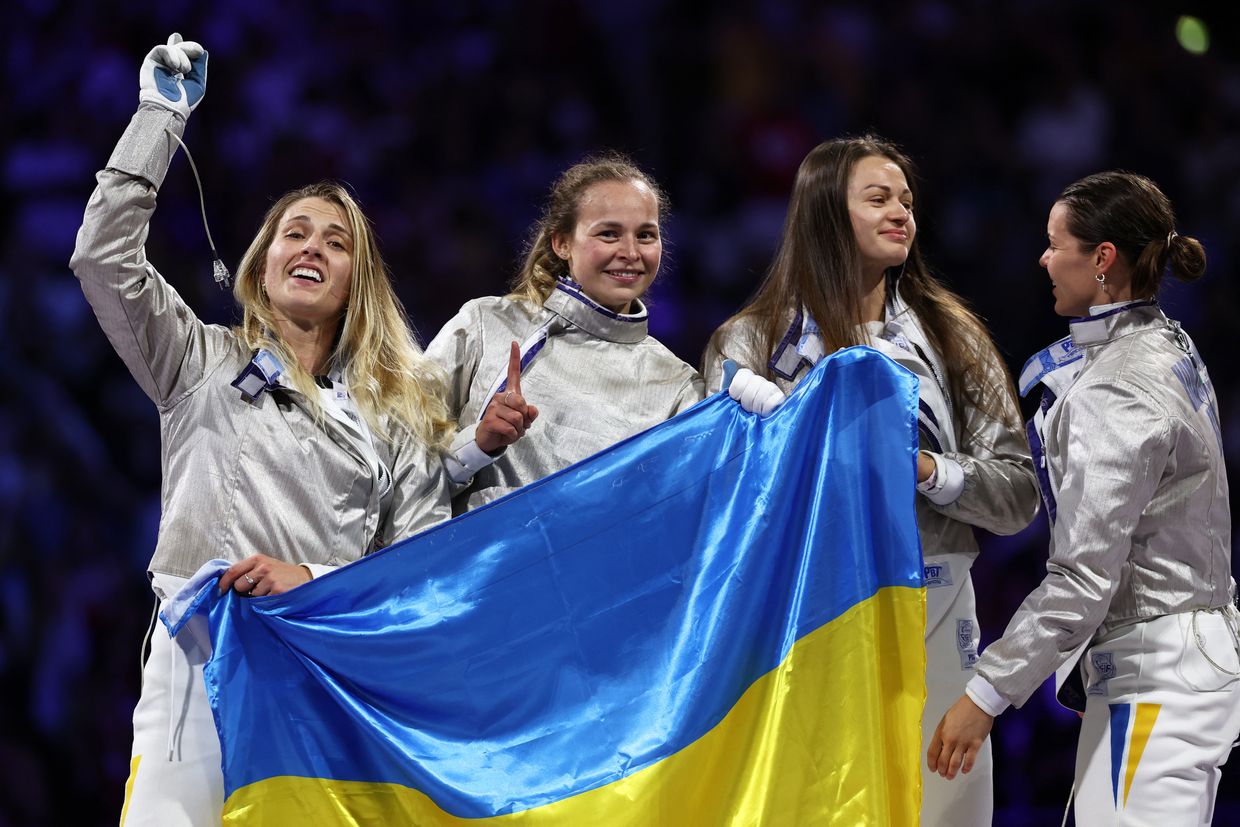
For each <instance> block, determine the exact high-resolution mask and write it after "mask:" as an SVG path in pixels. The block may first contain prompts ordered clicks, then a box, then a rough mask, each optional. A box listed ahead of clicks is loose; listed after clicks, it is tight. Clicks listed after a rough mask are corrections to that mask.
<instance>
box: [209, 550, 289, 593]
mask: <svg viewBox="0 0 1240 827" xmlns="http://www.w3.org/2000/svg"><path fill="white" fill-rule="evenodd" d="M310 579H311V578H310V570H309V569H307V568H304V567H302V566H298V565H296V564H294V563H285V562H284V561H282V560H275V559H273V558H271V557H268V556H267V555H265V554H255V555H252V556H250V557H247V558H245V559H244V560H242V561H241V562H240V563H234V564H233V566H232V568H230V569H229V570H228V571H226V572H224V574H223V576H222V577H220V593H221V594H222V593H224V592H226V591H228V590H229V589H235V590H236V592H237V593H238V594H242V595H248V596H250V597H263V596H264V595H268V594H283V593H284V592H286V591H288V590H289V589H292V588H296V587H297V586H300V585H301V584H302V583H305V582H307V581H309V580H310Z"/></svg>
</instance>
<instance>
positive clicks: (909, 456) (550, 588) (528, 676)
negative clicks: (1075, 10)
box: [206, 348, 925, 827]
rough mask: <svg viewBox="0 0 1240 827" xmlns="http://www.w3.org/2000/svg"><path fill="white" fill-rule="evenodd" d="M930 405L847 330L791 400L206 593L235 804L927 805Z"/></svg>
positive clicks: (716, 821) (386, 809) (636, 446)
mask: <svg viewBox="0 0 1240 827" xmlns="http://www.w3.org/2000/svg"><path fill="white" fill-rule="evenodd" d="M916 410H917V382H916V379H915V378H914V377H913V375H912V374H911V373H908V372H907V371H905V370H904V369H902V368H900V367H897V366H896V365H895V364H894V363H893V362H890V361H889V360H887V359H886V358H885V357H883V356H881V355H879V354H878V353H876V352H875V351H872V350H869V349H867V348H850V349H848V350H846V351H842V352H840V353H838V354H836V355H835V356H833V357H831V358H829V359H827V360H825V361H824V362H822V363H820V364H819V365H818V367H817V368H816V369H815V370H814V371H813V372H812V373H811V375H810V377H809V378H808V379H807V380H806V381H804V382H802V384H801V385H800V386H799V387H797V389H796V390H795V391H794V392H793V394H792V395H791V397H790V398H789V400H788V402H787V403H786V404H785V405H784V406H783V407H781V408H780V409H779V410H777V411H775V413H773V414H771V415H770V416H768V417H765V418H760V417H757V416H754V415H752V414H747V413H745V412H744V411H742V410H741V409H740V408H739V406H737V405H736V403H735V402H733V401H732V400H730V399H728V398H727V397H726V395H716V396H715V397H713V398H711V399H708V400H707V401H706V402H704V403H703V404H701V405H698V406H697V407H695V408H693V409H692V410H690V411H688V412H686V413H684V414H682V415H681V416H678V417H676V418H675V419H673V420H671V421H669V422H667V423H664V424H663V425H661V426H659V427H656V428H654V429H652V430H650V431H647V432H645V433H643V434H641V435H639V436H636V437H634V438H632V439H629V440H627V441H625V442H622V443H620V444H618V445H616V446H614V447H612V448H610V449H608V450H606V451H604V452H602V453H601V454H599V455H597V456H595V457H592V458H590V459H588V460H586V461H584V462H581V463H579V464H577V465H575V466H573V467H572V468H569V469H566V470H565V471H563V472H560V473H558V474H555V475H553V476H551V477H548V478H546V479H544V480H541V481H539V482H536V483H534V484H533V485H530V486H528V487H526V488H524V489H522V490H520V491H517V492H515V493H513V494H511V495H510V496H508V497H506V498H504V499H502V500H500V501H497V502H494V503H491V504H489V505H487V506H485V507H483V508H480V509H478V510H477V511H475V512H472V513H470V514H467V515H465V516H463V517H461V518H459V519H455V520H452V521H451V522H448V523H444V524H441V525H439V526H437V527H435V528H433V529H431V530H429V531H427V532H425V533H423V534H421V535H419V536H417V537H414V538H412V539H410V540H408V541H406V542H403V543H400V544H398V545H395V546H392V547H390V548H388V549H385V550H384V551H381V552H379V553H377V554H374V555H371V556H370V557H367V558H366V559H364V560H361V561H360V562H358V563H354V564H352V565H350V566H346V567H344V568H342V569H340V570H338V571H336V572H334V573H332V574H330V575H327V576H325V577H323V578H321V579H317V580H314V581H313V582H311V583H309V584H307V585H305V586H303V587H300V588H298V589H295V590H293V591H292V592H289V593H287V594H284V595H280V596H277V597H266V598H256V599H245V600H243V599H239V598H237V597H236V596H235V595H233V594H232V593H229V594H228V595H227V596H225V597H222V598H218V599H216V598H215V597H214V596H211V597H209V598H208V600H207V602H208V603H209V604H210V606H209V612H210V622H211V629H212V637H213V642H214V647H215V652H214V655H213V656H212V659H211V661H210V663H209V664H208V665H207V668H206V679H207V687H208V693H209V695H210V697H211V700H212V704H213V707H214V711H215V717H216V722H217V725H218V728H219V734H220V743H221V746H222V750H223V770H224V783H225V796H226V802H225V807H224V810H225V815H224V821H225V823H226V824H236V825H273V827H275V826H276V825H278V827H286V825H289V824H299V825H301V824H384V825H387V824H393V825H394V824H418V825H465V824H468V825H478V827H481V826H482V825H491V824H494V825H508V824H513V825H540V827H541V825H573V826H574V827H576V825H595V824H599V825H658V824H664V825H678V826H679V825H723V824H728V825H754V824H762V825H782V824H786V825H809V824H840V825H857V824H882V825H904V824H915V823H916V821H917V813H918V807H919V804H920V781H919V778H920V776H919V772H918V762H919V760H920V755H919V752H920V749H919V747H920V743H921V734H920V718H921V711H922V705H923V703H924V699H925V684H924V668H925V654H924V646H923V634H924V624H925V621H924V613H925V593H924V590H923V589H922V587H921V554H920V546H919V542H918V536H917V526H916V521H915V517H914V496H915V489H914V477H915V470H914V469H915V455H916V447H917V421H916ZM206 593H207V594H209V595H213V594H214V589H213V588H212V589H208V590H206Z"/></svg>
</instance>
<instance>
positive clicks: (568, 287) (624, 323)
mask: <svg viewBox="0 0 1240 827" xmlns="http://www.w3.org/2000/svg"><path fill="white" fill-rule="evenodd" d="M634 303H635V304H636V305H637V312H636V313H617V312H615V311H614V310H608V309H607V308H606V307H603V306H602V305H600V304H598V303H596V302H595V301H594V300H592V299H591V298H590V297H589V296H587V295H586V294H585V293H584V292H582V289H581V285H580V284H577V283H576V282H574V281H568V280H567V279H559V280H558V281H557V282H556V285H555V290H553V291H552V292H551V295H550V296H548V297H547V300H546V301H545V302H544V303H543V307H545V308H547V309H548V310H550V311H551V312H552V313H555V314H556V315H557V316H561V317H562V318H564V319H565V320H566V321H568V322H569V323H571V324H573V325H575V326H576V327H579V328H581V329H582V330H584V331H586V332H587V333H589V334H590V335H591V336H594V337H596V338H599V339H602V340H604V341H607V342H616V343H618V344H626V345H632V344H637V343H638V342H640V341H641V340H642V339H645V338H646V336H647V320H648V319H649V314H648V313H647V312H646V306H645V305H644V304H642V303H641V301H640V300H637V299H634Z"/></svg>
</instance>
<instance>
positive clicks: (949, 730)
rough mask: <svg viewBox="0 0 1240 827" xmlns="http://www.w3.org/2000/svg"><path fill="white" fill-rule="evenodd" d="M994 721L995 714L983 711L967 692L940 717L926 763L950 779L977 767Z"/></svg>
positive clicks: (932, 770) (931, 769) (934, 770)
mask: <svg viewBox="0 0 1240 827" xmlns="http://www.w3.org/2000/svg"><path fill="white" fill-rule="evenodd" d="M994 725H995V719H994V716H992V715H990V714H988V713H986V712H983V711H982V709H981V708H980V707H979V706H978V705H977V704H975V703H973V700H972V699H971V698H970V697H969V696H968V695H965V696H963V697H962V698H961V699H960V700H958V701H956V703H955V704H953V705H952V708H951V709H949V710H947V714H946V715H944V716H943V720H941V721H939V726H938V728H937V729H935V731H934V737H933V738H932V739H930V750H929V751H928V752H927V753H926V766H928V767H929V768H930V771H931V772H937V773H938V774H939V775H941V776H943V777H944V778H946V779H947V780H948V781H950V780H952V779H953V778H955V777H956V773H957V772H968V771H969V770H971V769H973V762H974V761H976V760H977V753H978V750H980V749H981V748H982V743H983V742H985V740H986V738H987V736H989V735H990V729H991V727H993V726H994Z"/></svg>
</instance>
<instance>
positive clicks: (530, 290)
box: [508, 152, 667, 306]
mask: <svg viewBox="0 0 1240 827" xmlns="http://www.w3.org/2000/svg"><path fill="white" fill-rule="evenodd" d="M609 181H619V182H622V183H623V182H628V181H637V182H640V183H642V184H645V185H646V186H648V187H650V191H651V192H652V193H654V197H655V202H656V203H657V204H658V210H659V216H658V217H659V220H660V221H661V220H662V219H663V215H664V213H666V212H667V196H666V195H665V194H664V192H663V190H661V189H660V188H659V185H658V184H657V183H655V180H654V179H653V178H651V177H650V176H649V175H647V174H646V173H645V172H643V171H642V170H641V168H640V167H638V166H637V165H636V164H634V163H633V162H632V161H631V160H629V158H628V157H627V156H625V155H623V154H621V153H619V152H608V153H606V154H603V155H593V156H590V157H588V158H586V159H585V160H583V161H581V162H580V163H578V164H574V165H573V166H571V167H569V168H568V169H567V170H565V171H564V172H563V173H562V174H561V175H560V177H559V178H557V179H556V180H555V183H554V184H552V185H551V193H550V195H548V196H547V204H546V207H545V208H544V209H543V214H542V217H541V218H539V220H538V221H537V222H536V223H535V224H534V226H533V228H532V230H531V232H530V239H529V242H528V244H527V246H526V252H525V261H524V263H523V264H522V265H521V269H520V271H518V273H517V277H516V278H515V279H513V281H512V292H511V293H509V295H508V298H510V299H524V300H526V301H530V302H533V303H534V304H536V305H539V306H541V305H542V304H543V302H545V301H546V300H547V297H548V296H550V295H551V292H552V291H553V290H555V283H556V280H557V279H559V278H569V272H568V262H566V261H564V259H562V258H560V257H559V256H557V255H556V254H555V250H553V249H552V248H551V240H552V237H553V236H555V235H568V234H571V233H572V232H573V228H574V227H576V225H577V211H578V209H579V208H580V207H581V199H582V196H584V195H585V193H586V190H588V189H590V187H592V186H594V185H595V184H602V183H605V182H609Z"/></svg>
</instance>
